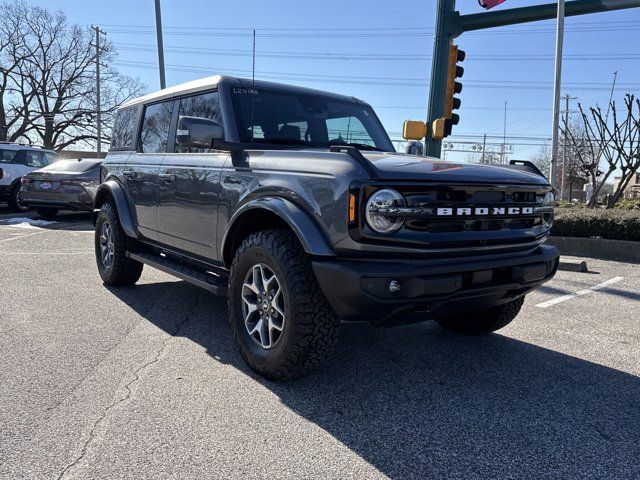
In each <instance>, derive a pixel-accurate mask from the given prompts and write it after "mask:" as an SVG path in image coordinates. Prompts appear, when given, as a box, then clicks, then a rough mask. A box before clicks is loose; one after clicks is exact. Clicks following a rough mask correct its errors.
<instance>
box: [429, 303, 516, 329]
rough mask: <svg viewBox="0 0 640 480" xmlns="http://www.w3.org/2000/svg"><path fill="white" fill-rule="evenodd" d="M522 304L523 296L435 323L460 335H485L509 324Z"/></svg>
mask: <svg viewBox="0 0 640 480" xmlns="http://www.w3.org/2000/svg"><path fill="white" fill-rule="evenodd" d="M523 303H524V296H522V297H520V298H518V299H516V300H513V301H512V302H509V303H505V304H503V305H497V306H495V307H491V308H487V309H485V310H478V311H475V312H467V313H465V314H461V315H453V316H451V317H444V318H439V319H437V320H436V321H437V322H438V324H439V325H440V326H441V327H442V328H444V329H446V330H450V331H452V332H455V333H461V334H463V335H486V334H487V333H491V332H495V331H496V330H500V329H501V328H503V327H506V326H507V325H508V324H510V323H511V322H512V321H513V319H514V318H516V316H517V315H518V313H520V309H521V308H522V304H523Z"/></svg>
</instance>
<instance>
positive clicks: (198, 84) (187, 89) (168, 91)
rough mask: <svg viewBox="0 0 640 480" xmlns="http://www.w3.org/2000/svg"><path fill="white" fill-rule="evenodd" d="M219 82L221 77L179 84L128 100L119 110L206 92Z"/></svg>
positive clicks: (215, 76)
mask: <svg viewBox="0 0 640 480" xmlns="http://www.w3.org/2000/svg"><path fill="white" fill-rule="evenodd" d="M220 80H222V76H221V75H214V76H211V77H205V78H200V79H198V80H192V81H190V82H185V83H180V84H179V85H174V86H173V87H169V88H165V89H164V90H159V91H157V92H153V93H150V94H148V95H144V96H142V97H138V98H134V99H133V100H129V101H128V102H127V103H124V104H122V105H121V106H120V108H125V107H131V106H132V105H139V104H141V103H151V102H155V101H157V100H163V99H165V98H173V97H176V96H178V95H184V94H187V93H193V92H198V91H200V90H207V89H210V88H214V87H216V86H217V85H218V83H220Z"/></svg>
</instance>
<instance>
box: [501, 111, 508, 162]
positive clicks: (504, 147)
mask: <svg viewBox="0 0 640 480" xmlns="http://www.w3.org/2000/svg"><path fill="white" fill-rule="evenodd" d="M506 150H507V102H504V125H503V130H502V154H501V155H500V163H502V164H504V163H506V162H505V157H506V155H505V154H506Z"/></svg>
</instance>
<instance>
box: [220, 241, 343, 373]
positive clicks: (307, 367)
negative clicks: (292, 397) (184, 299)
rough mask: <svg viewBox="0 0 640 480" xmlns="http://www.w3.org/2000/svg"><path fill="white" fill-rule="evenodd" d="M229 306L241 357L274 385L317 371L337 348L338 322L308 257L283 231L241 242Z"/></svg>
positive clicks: (230, 288)
mask: <svg viewBox="0 0 640 480" xmlns="http://www.w3.org/2000/svg"><path fill="white" fill-rule="evenodd" d="M265 285H266V286H265ZM228 302H229V313H230V321H231V326H232V327H233V330H234V333H235V339H236V343H237V344H238V348H239V350H240V353H241V355H242V357H243V358H244V360H245V361H246V362H247V364H248V365H249V366H250V367H251V368H252V369H253V370H255V371H256V372H258V373H259V374H260V375H262V376H264V377H266V378H268V379H270V380H286V379H289V378H293V377H297V376H300V375H303V374H305V373H308V372H310V371H312V370H314V369H316V368H317V367H318V366H319V365H320V364H321V363H322V362H323V361H324V360H325V359H326V358H327V357H328V356H329V354H330V353H331V352H332V350H333V348H334V347H335V345H336V343H337V339H338V330H339V326H340V321H339V319H338V318H337V317H336V315H335V313H334V312H333V309H332V308H331V306H330V305H329V304H328V303H327V300H326V299H325V297H324V295H323V294H322V292H321V291H320V286H319V285H318V282H317V280H316V277H315V274H314V273H313V269H312V267H311V261H310V258H309V256H308V255H307V254H306V253H305V251H304V250H303V249H302V246H301V245H300V243H299V242H298V241H297V239H296V238H295V237H294V236H293V235H292V234H291V233H290V232H287V231H285V230H267V231H262V232H256V233H254V234H252V235H250V236H249V237H248V238H247V239H245V240H244V242H242V244H241V245H240V247H239V248H238V250H237V251H236V253H235V256H234V258H233V262H232V264H231V273H230V277H229V298H228Z"/></svg>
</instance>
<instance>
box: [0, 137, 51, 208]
mask: <svg viewBox="0 0 640 480" xmlns="http://www.w3.org/2000/svg"><path fill="white" fill-rule="evenodd" d="M57 159H58V157H57V154H56V152H54V151H53V150H46V149H44V148H41V147H34V146H31V145H22V144H19V143H11V142H0V202H2V201H5V202H7V203H8V204H9V207H10V208H12V209H13V210H16V211H19V212H22V211H25V210H28V209H29V207H27V206H26V205H24V204H22V203H21V202H20V199H19V197H18V192H20V179H21V178H22V177H23V176H24V175H26V174H27V173H29V172H31V171H33V170H35V169H37V168H42V167H46V166H47V165H50V164H51V163H53V162H55V161H56V160H57Z"/></svg>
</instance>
